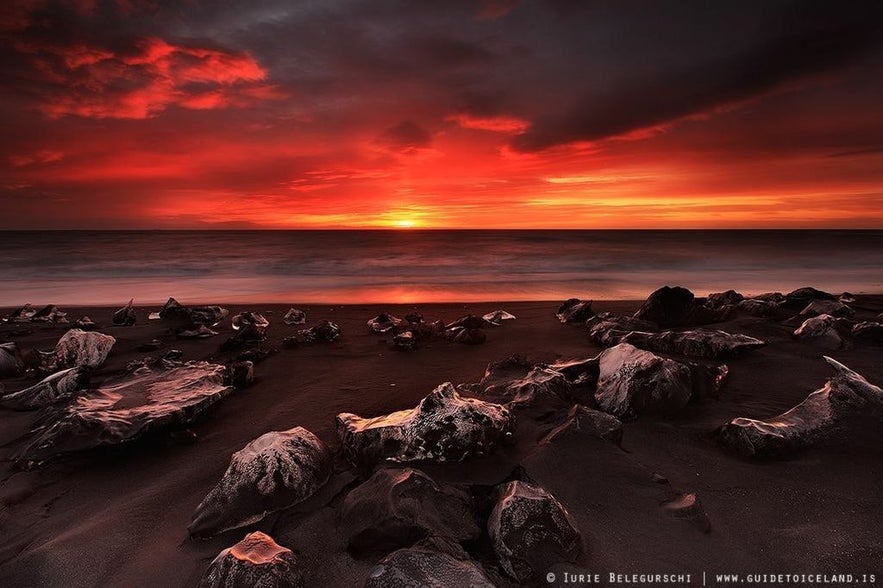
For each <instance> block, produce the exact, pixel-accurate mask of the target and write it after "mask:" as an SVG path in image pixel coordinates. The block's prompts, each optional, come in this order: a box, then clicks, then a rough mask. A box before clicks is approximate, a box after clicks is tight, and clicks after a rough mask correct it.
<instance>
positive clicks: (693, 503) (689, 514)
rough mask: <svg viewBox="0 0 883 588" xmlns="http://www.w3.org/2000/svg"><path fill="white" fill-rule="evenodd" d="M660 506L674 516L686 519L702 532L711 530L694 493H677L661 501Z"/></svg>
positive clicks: (703, 510)
mask: <svg viewBox="0 0 883 588" xmlns="http://www.w3.org/2000/svg"><path fill="white" fill-rule="evenodd" d="M662 508H663V509H664V510H665V511H666V512H667V513H668V514H670V515H671V516H673V517H674V518H676V519H682V520H685V521H687V522H688V523H690V524H691V525H693V526H694V527H696V528H697V529H699V530H700V531H702V532H703V533H708V532H709V531H711V521H709V520H708V515H707V514H705V509H703V508H702V504H701V503H700V502H699V497H698V496H696V494H693V493H689V494H679V495H678V496H676V497H675V498H673V499H672V500H669V501H667V502H665V503H663V505H662Z"/></svg>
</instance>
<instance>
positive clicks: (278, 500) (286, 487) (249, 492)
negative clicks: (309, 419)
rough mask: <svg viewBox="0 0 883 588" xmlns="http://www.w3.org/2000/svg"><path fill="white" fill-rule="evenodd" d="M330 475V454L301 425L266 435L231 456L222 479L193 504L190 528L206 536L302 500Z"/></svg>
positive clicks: (194, 534) (321, 484) (317, 439)
mask: <svg viewBox="0 0 883 588" xmlns="http://www.w3.org/2000/svg"><path fill="white" fill-rule="evenodd" d="M330 476H331V453H330V452H329V451H328V448H327V447H325V444H324V443H322V441H321V440H320V439H319V438H318V437H316V436H315V435H313V434H312V433H311V432H310V431H308V430H306V429H304V428H303V427H295V428H294V429H289V430H288V431H273V432H270V433H265V434H264V435H261V436H260V437H258V438H257V439H254V440H253V441H251V442H249V443H248V445H246V446H245V447H244V448H243V449H241V450H239V451H237V452H236V453H234V454H233V458H232V459H231V460H230V465H229V467H228V468H227V471H226V472H224V475H223V477H222V478H221V481H220V482H218V484H217V485H216V486H215V487H214V488H213V489H212V490H211V492H209V493H208V495H207V496H206V497H205V498H204V499H203V501H202V502H201V503H200V504H199V506H198V507H196V512H195V513H194V514H193V521H192V522H191V523H190V526H189V530H190V534H191V535H193V536H210V535H215V534H217V533H220V532H222V531H226V530H229V529H236V528H238V527H242V526H244V525H250V524H251V523H254V522H257V521H259V520H261V519H262V518H264V517H265V516H266V515H268V514H269V513H271V512H275V511H277V510H281V509H283V508H288V507H290V506H293V505H295V504H298V503H299V502H303V501H304V500H306V499H307V498H309V497H310V496H312V495H313V494H314V493H315V492H316V490H318V489H319V488H321V487H322V486H323V485H324V484H325V482H327V481H328V478H329V477H330Z"/></svg>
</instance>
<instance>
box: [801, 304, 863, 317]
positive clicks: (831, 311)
mask: <svg viewBox="0 0 883 588" xmlns="http://www.w3.org/2000/svg"><path fill="white" fill-rule="evenodd" d="M823 314H827V315H830V316H833V317H835V318H837V317H853V316H855V311H854V310H853V309H852V308H850V307H849V306H846V305H845V304H843V303H842V302H838V301H837V300H813V301H812V302H810V303H809V304H807V305H806V307H805V308H804V309H803V310H801V311H800V316H801V317H812V316H820V315H823Z"/></svg>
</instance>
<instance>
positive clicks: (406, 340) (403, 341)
mask: <svg viewBox="0 0 883 588" xmlns="http://www.w3.org/2000/svg"><path fill="white" fill-rule="evenodd" d="M392 344H393V346H394V347H395V348H396V349H399V350H401V351H412V350H413V349H415V348H416V347H417V338H416V337H415V336H414V333H412V332H411V331H405V332H404V333H399V334H398V335H396V336H395V337H393V338H392Z"/></svg>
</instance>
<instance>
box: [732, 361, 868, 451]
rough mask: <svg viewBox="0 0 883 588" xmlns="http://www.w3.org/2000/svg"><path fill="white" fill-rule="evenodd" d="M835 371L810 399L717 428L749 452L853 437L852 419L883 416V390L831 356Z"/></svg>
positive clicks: (734, 445)
mask: <svg viewBox="0 0 883 588" xmlns="http://www.w3.org/2000/svg"><path fill="white" fill-rule="evenodd" d="M824 359H825V361H827V362H828V364H829V365H831V367H833V368H834V372H835V373H834V376H833V377H832V378H830V379H829V380H828V381H827V382H826V383H825V385H824V386H822V387H821V388H820V389H818V390H816V391H815V392H813V393H812V394H810V395H809V396H808V397H807V398H806V400H804V401H803V402H801V403H800V404H798V405H797V406H795V407H794V408H792V409H791V410H789V411H786V412H784V413H782V414H780V415H779V416H777V417H774V418H772V419H770V420H768V421H760V420H755V419H748V418H736V419H733V420H732V421H730V422H729V423H728V424H726V425H724V426H723V427H721V428H720V429H718V431H717V436H718V439H719V440H720V442H721V443H722V444H723V445H725V446H726V447H728V448H730V449H731V450H733V451H735V452H736V453H738V454H739V455H741V456H743V457H769V456H776V455H783V454H788V453H791V452H794V451H796V450H799V449H802V448H804V447H807V446H810V445H813V444H815V443H817V442H819V441H822V440H824V439H827V438H830V437H832V436H836V435H837V434H838V433H839V434H841V435H842V436H843V437H848V436H849V435H850V434H851V433H850V430H849V429H850V424H851V422H852V421H854V420H856V419H860V418H864V417H867V416H868V415H869V414H870V415H878V416H880V417H881V419H883V390H881V389H880V388H878V387H877V386H874V385H873V384H871V383H869V382H868V381H867V380H866V379H864V378H863V377H862V376H860V375H859V374H857V373H855V372H854V371H852V370H851V369H849V368H847V367H846V366H844V365H843V364H841V363H839V362H837V361H835V360H833V359H831V358H830V357H827V356H825V358H824Z"/></svg>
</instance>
